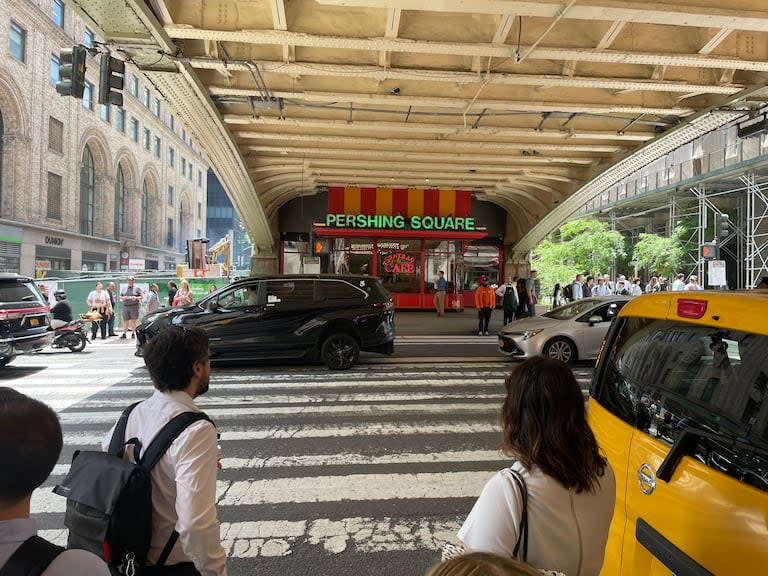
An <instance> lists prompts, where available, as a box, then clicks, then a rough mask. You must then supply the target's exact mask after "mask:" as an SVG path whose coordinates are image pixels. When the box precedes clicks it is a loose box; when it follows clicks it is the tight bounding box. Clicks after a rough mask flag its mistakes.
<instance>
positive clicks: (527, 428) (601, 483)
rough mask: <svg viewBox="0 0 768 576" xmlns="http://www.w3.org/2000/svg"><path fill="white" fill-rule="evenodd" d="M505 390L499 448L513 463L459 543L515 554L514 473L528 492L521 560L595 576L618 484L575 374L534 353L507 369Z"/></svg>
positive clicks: (517, 506)
mask: <svg viewBox="0 0 768 576" xmlns="http://www.w3.org/2000/svg"><path fill="white" fill-rule="evenodd" d="M505 386H506V391H507V395H506V399H505V400H504V405H503V406H502V409H501V428H502V447H503V451H504V453H505V454H506V455H507V456H510V457H512V458H514V459H515V462H514V463H513V464H512V466H511V468H510V469H505V470H502V471H500V472H498V473H497V474H496V475H495V476H493V478H491V479H490V480H489V481H488V483H487V484H486V485H485V488H484V489H483V492H482V493H481V494H480V497H479V498H478V500H477V502H476V503H475V505H474V507H473V508H472V511H471V512H470V514H469V516H468V517H467V520H466V521H465V522H464V525H463V526H462V528H461V530H460V531H459V534H458V536H459V539H460V540H461V541H462V542H464V544H465V546H466V547H467V548H468V549H471V550H477V551H482V552H491V553H495V554H500V555H503V556H515V554H514V551H515V547H516V543H517V542H518V531H519V527H520V526H521V521H522V515H523V512H524V510H523V502H524V495H523V491H522V488H521V486H520V485H519V484H518V483H517V482H516V480H515V478H514V476H515V475H516V476H517V477H518V478H522V480H524V483H525V488H526V492H527V507H526V510H525V512H526V513H527V525H528V531H527V532H528V537H527V557H525V558H521V559H523V560H525V561H527V562H528V563H530V564H531V565H533V566H536V567H537V568H546V569H550V570H558V571H560V572H564V573H565V574H568V575H569V576H597V574H598V573H599V572H600V568H601V566H602V565H603V555H604V553H605V543H606V540H607V538H608V527H609V526H610V523H611V518H612V516H613V506H614V501H615V497H616V480H615V478H614V475H613V471H612V469H611V467H610V465H609V464H608V461H607V460H606V459H605V457H604V456H603V455H602V454H601V453H600V450H599V448H598V446H597V442H596V441H595V437H594V435H593V434H592V430H591V429H590V427H589V424H588V423H587V420H586V411H585V409H584V397H583V395H582V392H581V389H580V388H579V385H578V384H577V383H576V379H575V378H574V376H573V372H571V370H570V369H569V368H568V366H566V365H565V364H563V363H562V362H560V361H559V360H554V359H551V358H544V357H541V356H536V357H534V358H530V359H529V360H526V361H525V362H523V363H522V364H520V365H519V366H518V367H517V368H516V369H515V370H513V371H512V373H510V374H509V375H508V376H507V378H506V380H505ZM523 549H524V546H523Z"/></svg>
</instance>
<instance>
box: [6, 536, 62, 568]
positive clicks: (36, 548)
mask: <svg viewBox="0 0 768 576" xmlns="http://www.w3.org/2000/svg"><path fill="white" fill-rule="evenodd" d="M62 552H64V548H62V547H61V546H56V545H55V544H51V543H50V542H48V540H45V539H44V538H41V537H40V536H37V535H35V536H30V537H29V538H27V539H26V540H24V542H22V544H21V546H19V547H18V548H17V549H16V551H15V552H14V553H13V554H11V556H10V558H8V560H7V561H6V563H5V564H4V565H3V567H2V568H0V576H40V575H41V574H42V573H43V572H45V570H46V569H47V568H48V566H50V564H51V562H53V561H54V560H55V559H56V557H57V556H58V555H59V554H61V553H62Z"/></svg>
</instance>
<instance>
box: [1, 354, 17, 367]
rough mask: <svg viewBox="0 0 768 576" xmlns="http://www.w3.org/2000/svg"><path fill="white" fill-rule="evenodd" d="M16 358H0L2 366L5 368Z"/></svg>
mask: <svg viewBox="0 0 768 576" xmlns="http://www.w3.org/2000/svg"><path fill="white" fill-rule="evenodd" d="M14 358H15V356H7V357H5V358H0V366H5V365H7V364H9V363H10V362H11V360H13V359H14Z"/></svg>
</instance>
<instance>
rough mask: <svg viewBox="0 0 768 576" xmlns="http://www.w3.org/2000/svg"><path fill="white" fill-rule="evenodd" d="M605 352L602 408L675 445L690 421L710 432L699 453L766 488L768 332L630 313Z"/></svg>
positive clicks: (599, 395) (597, 391)
mask: <svg viewBox="0 0 768 576" xmlns="http://www.w3.org/2000/svg"><path fill="white" fill-rule="evenodd" d="M606 350H607V351H608V352H607V356H606V357H605V358H604V360H603V361H602V364H603V365H602V366H601V367H600V368H598V378H597V385H596V386H595V388H594V390H593V395H594V396H595V398H596V399H597V400H598V402H600V404H601V405H602V406H603V407H605V408H607V409H608V410H610V411H611V412H613V413H614V414H615V415H616V416H618V417H619V418H621V419H622V420H624V421H625V422H627V423H628V424H631V425H632V426H635V427H636V428H638V429H639V430H642V431H643V432H645V433H647V434H650V435H652V436H654V437H655V438H657V439H658V440H660V441H661V442H665V443H667V444H669V445H672V444H673V443H674V442H675V440H676V439H677V437H678V436H679V435H680V433H681V432H682V431H683V430H684V429H686V428H688V427H693V428H696V429H699V430H701V431H703V432H708V433H711V434H709V435H708V437H707V438H706V439H701V440H700V442H699V445H698V446H697V448H696V451H695V457H696V458H698V459H699V460H700V461H701V462H703V463H705V464H707V465H708V466H710V467H712V468H715V469H717V470H720V471H721V472H724V473H726V474H729V475H730V476H733V477H734V478H737V479H738V480H741V481H742V482H745V483H747V484H751V485H753V486H755V487H757V488H760V489H762V490H768V355H767V354H766V352H765V351H766V350H768V337H766V336H761V335H757V334H750V333H745V332H738V331H731V330H724V329H719V328H715V327H707V326H697V325H692V324H685V323H681V322H675V321H671V320H654V319H645V318H631V317H630V318H625V319H622V323H621V325H620V326H619V327H617V330H616V331H615V332H614V333H613V334H612V335H611V337H610V341H609V342H608V343H607V346H606ZM719 438H722V441H719V440H718V439H719ZM732 440H738V441H739V442H737V446H734V445H733V442H731V441H732Z"/></svg>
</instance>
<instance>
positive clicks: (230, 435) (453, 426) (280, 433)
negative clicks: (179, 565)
mask: <svg viewBox="0 0 768 576" xmlns="http://www.w3.org/2000/svg"><path fill="white" fill-rule="evenodd" d="M487 432H498V426H496V425H495V424H485V423H481V422H457V421H455V420H453V421H451V422H448V423H441V424H417V425H410V424H402V423H397V422H395V423H390V424H387V423H377V422H371V423H368V424H359V425H348V426H334V425H328V426H323V425H305V426H302V425H293V424H291V425H285V426H269V427H263V428H262V427H247V428H244V427H231V428H228V429H226V430H222V431H221V440H222V441H239V440H269V439H273V440H274V439H284V438H343V437H350V436H379V435H381V436H386V435H422V434H423V435H431V434H481V433H487ZM102 438H103V435H95V434H89V433H87V432H70V433H69V434H65V435H64V444H65V445H67V446H96V445H101V440H102Z"/></svg>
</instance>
